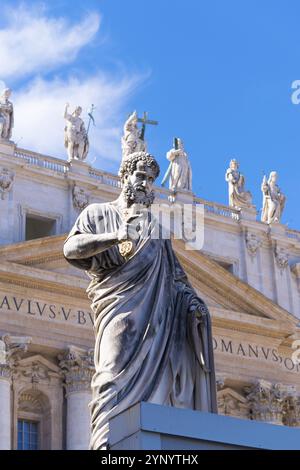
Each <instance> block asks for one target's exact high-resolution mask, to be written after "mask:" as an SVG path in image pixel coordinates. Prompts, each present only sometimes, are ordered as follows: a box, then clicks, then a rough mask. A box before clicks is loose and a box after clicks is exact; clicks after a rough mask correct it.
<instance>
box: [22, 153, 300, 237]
mask: <svg viewBox="0 0 300 470" xmlns="http://www.w3.org/2000/svg"><path fill="white" fill-rule="evenodd" d="M14 155H15V157H17V158H20V159H23V160H24V161H25V162H26V163H27V164H28V165H33V166H38V167H41V168H44V169H47V170H52V171H55V172H58V173H60V174H62V173H63V174H65V173H67V172H68V171H69V170H70V164H69V163H68V162H66V161H65V160H61V159H59V158H54V157H50V156H47V155H42V154H40V153H36V152H31V151H30V150H25V149H21V148H16V150H15V154H14ZM88 172H89V176H90V177H91V178H94V179H96V180H97V181H99V183H101V184H104V185H109V186H113V187H115V188H121V182H120V178H119V177H118V176H117V175H114V174H112V173H108V172H105V171H101V170H98V169H96V168H92V167H89V169H88ZM155 193H156V200H160V201H161V200H166V201H167V200H168V197H169V196H170V192H169V190H168V189H166V188H162V187H159V186H157V187H155ZM193 201H194V204H203V205H204V210H205V212H206V213H207V214H214V215H216V216H222V217H227V218H230V219H232V220H234V221H236V222H238V221H239V220H240V212H239V211H238V210H236V209H232V208H231V207H229V206H225V205H223V204H219V203H216V202H211V201H207V200H206V199H202V198H199V197H194V198H193ZM285 233H286V236H287V237H288V238H290V239H294V240H296V241H299V242H300V231H297V230H292V229H288V228H287V229H286V232H285Z"/></svg>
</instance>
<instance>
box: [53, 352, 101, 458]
mask: <svg viewBox="0 0 300 470" xmlns="http://www.w3.org/2000/svg"><path fill="white" fill-rule="evenodd" d="M58 358H59V360H60V367H61V368H62V370H63V374H64V376H65V389H66V398H67V439H66V442H67V450H87V449H88V448H89V441H90V432H91V431H90V427H91V426H90V411H89V407H88V405H89V403H90V401H91V399H92V391H91V380H92V377H93V374H94V361H93V351H92V350H89V351H86V350H84V349H81V348H78V347H76V346H69V348H68V350H67V351H66V353H65V354H62V355H59V357H58Z"/></svg>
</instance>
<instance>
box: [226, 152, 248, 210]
mask: <svg viewBox="0 0 300 470" xmlns="http://www.w3.org/2000/svg"><path fill="white" fill-rule="evenodd" d="M225 180H226V181H227V183H228V195H229V205H230V206H231V207H235V208H236V209H241V208H242V207H251V205H252V195H251V193H250V192H249V191H246V190H245V177H244V175H242V173H241V172H240V170H239V163H238V162H237V161H236V160H235V159H233V160H231V161H230V164H229V168H228V170H227V171H226V174H225Z"/></svg>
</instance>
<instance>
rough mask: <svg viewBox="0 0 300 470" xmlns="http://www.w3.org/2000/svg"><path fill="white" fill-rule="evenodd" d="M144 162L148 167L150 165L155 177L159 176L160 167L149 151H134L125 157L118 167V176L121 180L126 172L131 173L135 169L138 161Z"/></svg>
mask: <svg viewBox="0 0 300 470" xmlns="http://www.w3.org/2000/svg"><path fill="white" fill-rule="evenodd" d="M140 161H142V162H144V163H145V164H146V165H147V166H148V167H150V168H151V169H152V170H153V172H154V174H155V178H157V177H158V176H159V172H160V168H159V164H158V163H157V161H156V160H155V158H154V157H153V155H150V153H146V152H134V153H132V154H131V155H129V157H127V158H126V159H125V160H124V161H123V162H122V164H121V166H120V169H119V176H120V178H121V180H122V181H123V179H124V176H125V175H126V174H129V175H132V174H133V173H134V172H135V170H136V169H137V164H138V162H140Z"/></svg>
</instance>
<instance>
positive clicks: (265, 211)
mask: <svg viewBox="0 0 300 470" xmlns="http://www.w3.org/2000/svg"><path fill="white" fill-rule="evenodd" d="M277 178H278V177H277V172H276V171H271V173H270V176H269V179H268V180H267V178H266V176H264V178H263V182H262V185H261V190H262V193H263V208H262V215H261V220H262V222H265V223H267V224H273V223H279V222H280V220H281V216H282V213H283V210H284V206H285V202H286V197H285V195H284V194H283V193H282V192H281V190H280V188H279V186H278V184H277Z"/></svg>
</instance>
